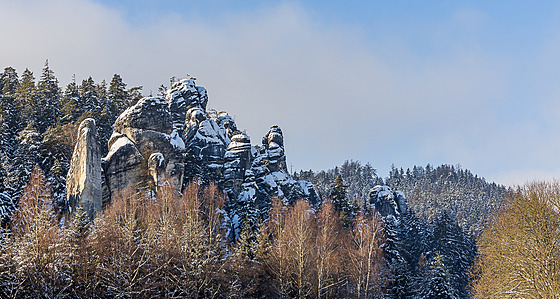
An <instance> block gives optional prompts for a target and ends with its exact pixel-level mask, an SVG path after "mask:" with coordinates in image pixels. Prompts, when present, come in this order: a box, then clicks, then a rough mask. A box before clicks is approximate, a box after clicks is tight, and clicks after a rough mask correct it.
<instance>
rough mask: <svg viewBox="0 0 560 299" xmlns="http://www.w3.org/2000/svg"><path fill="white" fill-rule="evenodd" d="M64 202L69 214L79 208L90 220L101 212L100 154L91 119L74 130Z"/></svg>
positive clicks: (95, 130)
mask: <svg viewBox="0 0 560 299" xmlns="http://www.w3.org/2000/svg"><path fill="white" fill-rule="evenodd" d="M66 200H67V204H68V208H69V210H70V211H75V210H76V208H77V207H78V206H80V205H81V206H82V207H83V209H84V210H85V211H86V212H87V214H88V216H89V217H90V218H93V217H94V216H95V213H96V212H97V211H100V210H101V207H102V205H101V151H100V150H99V145H98V141H97V127H96V125H95V121H94V120H93V119H91V118H88V119H85V120H84V121H82V123H81V124H80V127H79V128H78V139H77V142H76V147H75V149H74V153H73V155H72V160H71V162H70V169H69V170H68V175H67V179H66Z"/></svg>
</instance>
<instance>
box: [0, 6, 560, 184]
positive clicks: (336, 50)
mask: <svg viewBox="0 0 560 299" xmlns="http://www.w3.org/2000/svg"><path fill="white" fill-rule="evenodd" d="M0 28H2V33H1V36H2V39H1V40H2V42H1V43H0V67H2V68H4V67H7V66H12V67H14V68H16V70H17V71H18V73H20V74H21V73H22V72H23V70H25V68H29V69H30V70H31V71H33V72H34V74H35V77H38V76H39V75H40V72H41V69H42V67H43V65H44V63H45V60H46V59H48V61H49V66H50V67H51V69H52V70H53V71H54V72H55V75H56V76H57V78H58V79H59V81H60V84H61V86H62V87H64V86H65V85H66V84H68V83H69V82H70V81H71V80H72V76H73V75H75V77H76V79H77V80H78V81H81V80H83V79H86V78H87V77H88V76H92V77H93V79H94V80H95V81H96V82H101V81H102V80H104V79H105V80H107V81H110V79H111V78H112V76H113V74H115V73H117V74H119V75H121V77H122V78H123V80H124V82H126V83H127V84H128V87H133V86H140V85H141V86H143V93H144V94H145V95H149V94H150V93H152V94H154V95H155V94H156V93H157V88H158V86H160V85H161V84H165V85H168V83H169V78H170V77H172V76H175V77H178V78H180V77H182V76H185V75H186V74H187V73H189V74H193V75H195V76H196V77H197V78H198V80H197V84H198V85H201V86H204V87H206V88H207V89H208V93H209V104H208V107H209V108H213V109H216V110H218V111H222V110H225V111H227V112H228V113H229V114H230V115H232V116H233V117H234V119H235V120H236V123H237V126H238V128H240V129H242V130H246V132H247V134H248V135H249V136H250V137H251V139H252V143H253V144H259V143H260V140H261V138H262V136H263V135H264V134H265V133H266V131H267V130H268V128H269V127H270V126H271V125H275V124H276V125H279V126H280V127H281V128H282V130H283V132H284V139H285V147H286V149H285V150H286V154H287V159H288V167H289V168H290V169H291V170H292V171H297V170H301V169H304V170H308V169H313V170H321V169H328V168H332V167H334V166H337V165H340V164H342V163H343V162H344V161H345V160H349V159H353V160H358V161H360V162H362V163H367V162H369V163H371V165H372V166H373V167H374V168H377V170H378V174H379V176H381V177H385V176H387V174H388V171H389V170H390V168H391V166H392V165H395V166H396V167H399V168H400V167H402V168H404V169H406V168H408V167H410V168H412V166H414V165H421V166H425V165H426V164H428V163H430V164H432V165H440V164H451V165H457V164H460V165H461V166H462V167H463V168H464V169H469V170H471V171H472V172H473V173H474V174H477V175H479V176H482V177H485V178H486V179H487V180H490V181H495V182H497V183H501V184H506V185H512V184H523V183H525V182H528V181H533V180H543V179H545V180H550V179H556V178H560V138H559V137H560V136H559V135H560V134H559V132H560V101H559V100H558V99H559V97H560V84H559V83H560V82H559V81H560V3H559V2H555V1H539V2H538V5H536V4H535V3H533V2H529V1H452V0H449V1H443V0H439V1H438V0H433V1H413V0H410V1H405V0H402V1H400V0H397V1H355V0H354V1H353V0H349V1H330V0H322V1H266V0H263V1H231V0H229V1H228V0H221V1H219V0H204V1H202V0H183V1H171V0H163V1H147V0H135V1H132V0H124V1H110V0H52V1H39V0H21V1H13V0H0Z"/></svg>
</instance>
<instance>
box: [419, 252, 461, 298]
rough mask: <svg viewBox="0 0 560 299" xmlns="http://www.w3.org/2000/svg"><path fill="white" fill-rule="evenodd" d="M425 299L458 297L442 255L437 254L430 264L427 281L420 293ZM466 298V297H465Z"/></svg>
mask: <svg viewBox="0 0 560 299" xmlns="http://www.w3.org/2000/svg"><path fill="white" fill-rule="evenodd" d="M422 298H426V299H458V298H461V297H459V296H457V294H456V292H455V288H454V286H453V282H452V279H451V277H450V275H449V272H448V271H447V269H446V266H445V263H444V262H443V257H442V256H441V254H439V253H438V254H437V255H436V258H435V260H434V262H433V263H432V266H431V272H430V275H429V276H428V283H427V285H426V288H425V290H424V293H423V294H422ZM465 298H467V297H465Z"/></svg>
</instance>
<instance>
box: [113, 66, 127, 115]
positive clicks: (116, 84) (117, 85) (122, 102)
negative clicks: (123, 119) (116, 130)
mask: <svg viewBox="0 0 560 299" xmlns="http://www.w3.org/2000/svg"><path fill="white" fill-rule="evenodd" d="M129 97H130V95H129V94H128V92H127V91H126V84H125V83H124V82H123V80H122V78H121V76H120V75H118V74H115V75H113V79H111V83H110V84H109V92H108V99H109V101H110V102H111V103H113V105H114V108H115V115H119V114H121V113H122V112H123V111H124V110H125V109H126V108H128V107H129V104H130V103H129Z"/></svg>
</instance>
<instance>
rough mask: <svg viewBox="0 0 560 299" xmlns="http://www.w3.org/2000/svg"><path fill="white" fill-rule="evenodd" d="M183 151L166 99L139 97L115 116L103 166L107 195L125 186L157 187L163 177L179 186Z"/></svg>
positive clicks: (181, 180)
mask: <svg viewBox="0 0 560 299" xmlns="http://www.w3.org/2000/svg"><path fill="white" fill-rule="evenodd" d="M184 152H185V145H184V143H183V140H182V139H181V138H180V137H179V135H178V133H177V131H176V130H174V128H173V124H172V119H171V113H170V111H169V107H168V103H167V101H166V100H165V99H162V98H154V97H149V98H143V99H141V100H140V101H138V103H136V105H134V106H132V107H129V108H128V109H126V110H125V111H124V112H123V113H122V114H121V115H120V116H119V117H118V118H117V120H116V121H115V125H114V129H113V135H111V138H110V139H109V153H108V154H107V156H106V157H105V158H103V170H104V176H105V180H106V185H107V188H108V190H109V194H110V196H113V195H114V194H117V193H118V192H121V191H123V190H125V189H128V188H149V187H152V188H156V187H157V186H158V184H159V183H161V182H162V181H164V180H168V181H169V182H170V183H171V185H172V186H173V187H175V189H177V190H180V189H181V187H182V184H183V175H184Z"/></svg>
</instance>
